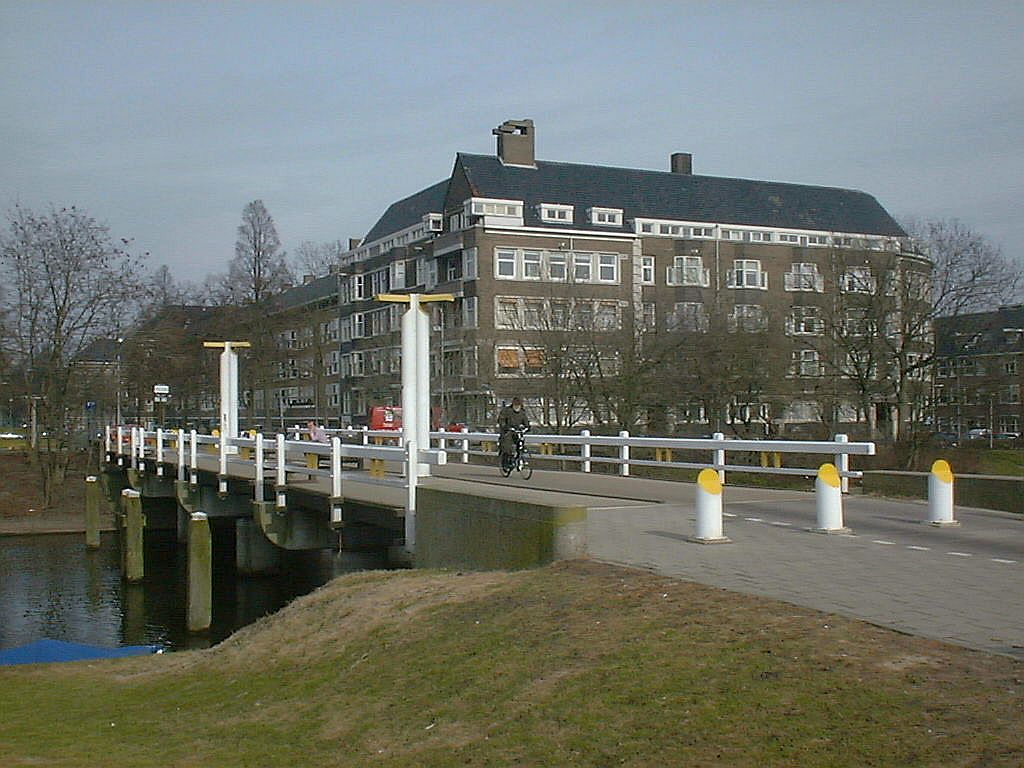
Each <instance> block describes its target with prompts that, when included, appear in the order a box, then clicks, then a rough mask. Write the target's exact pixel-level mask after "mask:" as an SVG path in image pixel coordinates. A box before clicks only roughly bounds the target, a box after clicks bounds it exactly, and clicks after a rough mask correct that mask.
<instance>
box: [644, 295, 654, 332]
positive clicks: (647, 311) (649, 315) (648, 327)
mask: <svg viewBox="0 0 1024 768" xmlns="http://www.w3.org/2000/svg"><path fill="white" fill-rule="evenodd" d="M642 322H643V329H644V330H645V331H653V330H654V329H655V328H657V327H658V305H657V304H655V303H654V302H653V301H645V302H644V305H643V321H642Z"/></svg>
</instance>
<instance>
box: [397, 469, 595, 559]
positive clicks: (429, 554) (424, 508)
mask: <svg viewBox="0 0 1024 768" xmlns="http://www.w3.org/2000/svg"><path fill="white" fill-rule="evenodd" d="M435 482H436V481H435ZM440 484H441V483H438V485H440ZM487 493H488V494H489V497H483V496H472V495H468V494H463V493H456V492H453V491H450V490H446V489H444V488H437V487H431V488H420V489H419V491H418V493H417V504H416V506H417V513H416V566H417V567H420V568H466V569H476V570H487V569H506V568H509V569H515V568H532V567H535V566H539V565H544V564H546V563H550V562H552V561H553V560H565V559H571V558H574V557H581V556H583V555H584V554H585V553H586V524H587V510H586V508H585V507H580V506H575V505H570V504H568V503H566V504H565V505H563V506H557V504H558V503H559V500H558V499H555V500H554V501H555V504H556V505H552V504H551V503H542V502H540V499H539V498H536V497H533V496H534V494H535V492H531V491H525V490H521V489H505V488H496V487H492V488H488V489H487ZM524 497H526V498H524ZM566 501H568V499H566Z"/></svg>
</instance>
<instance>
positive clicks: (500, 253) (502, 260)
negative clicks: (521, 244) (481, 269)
mask: <svg viewBox="0 0 1024 768" xmlns="http://www.w3.org/2000/svg"><path fill="white" fill-rule="evenodd" d="M518 262H519V259H518V252H517V251H516V249H515V248H495V249H494V279H495V280H515V279H516V278H517V276H518V272H519V269H518V267H517V264H518ZM509 263H511V264H512V274H510V275H507V274H502V271H501V267H502V264H505V265H507V264H509Z"/></svg>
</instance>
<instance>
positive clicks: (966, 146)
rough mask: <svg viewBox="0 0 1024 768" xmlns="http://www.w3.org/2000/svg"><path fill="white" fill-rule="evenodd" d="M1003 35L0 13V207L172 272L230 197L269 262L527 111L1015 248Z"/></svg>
mask: <svg viewBox="0 0 1024 768" xmlns="http://www.w3.org/2000/svg"><path fill="white" fill-rule="evenodd" d="M1022 29H1024V3H1020V2H1005V3H986V2H975V3H970V4H968V3H962V2H956V3H943V2H924V1H923V0H922V2H918V3H900V2H887V3H871V2H850V3H817V2H813V3H787V2H781V3H780V2H776V3H744V2H723V3H705V2H676V3H658V2H643V3H628V2H627V3H623V2H618V3H599V2H597V3H583V2H575V3H562V2H542V3H541V2H536V3H535V2H529V1H528V0H521V1H520V2H515V3H509V2H501V3H498V2H488V1H487V0H475V2H448V3H432V2H405V3H399V2H389V0H379V1H378V2H373V3H347V2H283V1H282V2H278V3H269V2H244V3H217V2H204V3H190V2H182V1H180V0H176V1H175V2H159V3H148V2H141V1H136V2H109V3H105V2H88V3H86V2H46V1H45V0H33V1H30V0H24V1H12V0H0V105H2V106H0V211H8V210H10V208H11V207H12V206H14V205H16V204H18V205H22V206H25V207H29V208H38V209H43V208H45V207H46V206H48V205H50V204H52V205H55V206H58V207H62V206H68V205H77V206H79V207H80V208H84V209H85V210H86V211H87V212H88V213H90V214H91V215H92V216H94V217H95V218H97V219H99V220H101V221H104V222H106V223H107V224H109V226H110V229H111V232H112V234H114V235H115V236H117V237H119V238H120V237H127V238H132V239H133V240H134V246H133V247H134V249H135V250H137V251H139V252H143V251H144V252H148V253H149V254H150V256H149V264H150V265H151V266H152V267H154V268H155V267H156V266H159V265H161V264H167V265H168V266H169V267H170V269H171V271H172V274H174V275H175V276H176V277H177V278H179V279H188V280H194V281H198V280H201V279H202V277H203V276H204V275H206V274H208V273H215V272H224V271H226V268H227V263H228V261H229V260H230V258H231V256H232V255H233V253H234V243H235V238H236V230H237V227H238V225H239V223H240V222H241V216H242V209H243V207H244V206H245V204H246V203H247V202H249V201H251V200H255V199H261V200H263V201H264V203H265V205H266V207H267V209H268V210H269V212H270V213H271V215H272V216H273V217H274V220H275V222H276V225H277V230H278V233H279V235H280V237H281V240H282V243H283V244H284V247H285V248H287V249H289V250H294V249H295V247H296V246H297V245H299V243H301V242H302V241H304V240H311V241H328V240H334V239H338V238H344V239H347V238H349V237H361V236H362V235H365V234H366V232H367V231H368V230H369V229H370V228H371V227H372V226H373V224H374V222H375V221H376V219H377V218H378V217H379V216H380V214H381V213H383V211H384V209H385V208H386V207H387V206H388V205H389V204H390V203H391V202H393V201H395V200H397V199H400V198H402V197H405V196H407V195H410V194H412V193H413V192H416V191H418V190H420V189H422V188H424V187H426V186H429V185H430V184H433V183H435V182H437V181H440V180H442V179H444V178H445V177H446V176H447V175H448V174H450V172H451V168H452V165H453V163H454V159H455V153H456V152H460V151H462V152H476V153H484V154H491V153H493V152H494V146H495V145H494V137H493V136H492V135H491V129H492V128H494V127H495V126H497V125H498V124H500V123H501V122H503V121H504V120H506V119H510V118H514V119H519V118H530V119H533V120H534V122H535V124H536V135H537V156H538V158H539V159H543V160H558V161H564V162H581V163H593V164H599V165H614V166H623V167H633V168H648V169H655V170H668V163H669V155H670V154H671V153H672V152H678V151H682V152H691V153H692V154H693V165H694V172H695V173H699V174H707V175H712V176H731V177H740V178H750V179H766V180H773V181H785V182H795V183H802V184H816V185H824V186H836V187H847V188H853V189H860V190H864V191H866V192H869V193H870V194H872V195H874V196H875V197H876V198H877V199H878V200H879V202H881V203H882V205H883V206H885V207H886V209H887V210H889V212H890V213H892V214H893V215H894V216H896V217H897V219H900V220H906V219H911V218H913V219H918V220H929V219H948V218H957V219H959V220H960V221H962V222H963V223H964V224H966V225H967V226H969V227H971V228H972V229H974V230H975V231H977V232H979V233H981V234H983V235H984V236H986V237H987V238H988V239H989V240H990V241H992V242H993V243H994V244H996V245H997V246H999V247H1001V248H1002V250H1003V252H1004V253H1005V254H1006V255H1007V256H1010V257H1011V258H1014V259H1021V257H1022V255H1024V248H1022V247H1021V243H1022V242H1024V216H1022V215H1021V201H1022V200H1024V76H1022V73H1024V45H1021V30H1022ZM1020 263H1021V264H1022V265H1024V260H1022V261H1021V262H1020ZM1022 268H1024V266H1022Z"/></svg>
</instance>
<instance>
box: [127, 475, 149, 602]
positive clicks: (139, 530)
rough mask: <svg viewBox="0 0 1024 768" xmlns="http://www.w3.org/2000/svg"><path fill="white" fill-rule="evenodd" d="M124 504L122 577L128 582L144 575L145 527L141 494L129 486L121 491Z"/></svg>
mask: <svg viewBox="0 0 1024 768" xmlns="http://www.w3.org/2000/svg"><path fill="white" fill-rule="evenodd" d="M121 497H122V503H123V504H124V517H123V526H124V536H123V537H122V542H123V543H124V547H123V549H122V556H123V558H124V577H125V579H127V580H128V582H129V583H134V582H137V581H142V578H143V576H145V572H146V568H145V559H144V557H145V555H144V544H145V533H144V532H145V528H146V516H145V515H144V514H143V512H142V494H140V493H139V492H138V491H134V490H132V489H131V488H125V489H124V490H123V491H122V492H121Z"/></svg>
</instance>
